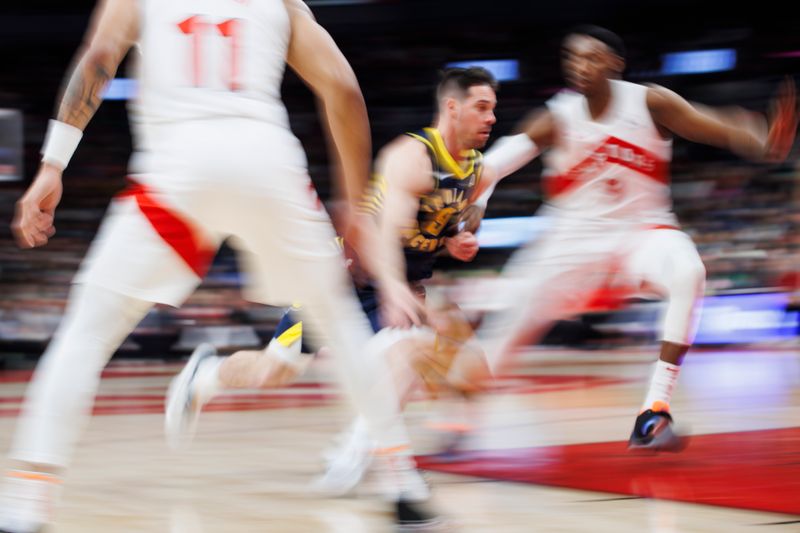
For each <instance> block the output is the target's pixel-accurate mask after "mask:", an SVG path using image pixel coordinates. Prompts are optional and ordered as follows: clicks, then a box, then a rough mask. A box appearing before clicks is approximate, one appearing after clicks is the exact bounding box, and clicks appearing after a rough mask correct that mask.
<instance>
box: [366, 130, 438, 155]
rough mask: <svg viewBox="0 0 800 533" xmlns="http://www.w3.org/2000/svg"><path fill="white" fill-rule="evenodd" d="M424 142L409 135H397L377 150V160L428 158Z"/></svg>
mask: <svg viewBox="0 0 800 533" xmlns="http://www.w3.org/2000/svg"><path fill="white" fill-rule="evenodd" d="M427 150H428V149H427V148H426V146H425V145H424V143H422V142H420V140H419V139H417V138H415V137H412V136H411V135H407V134H404V135H399V136H397V137H396V138H395V139H394V140H392V141H391V142H390V143H389V144H387V145H386V146H384V147H383V148H381V150H380V151H379V152H378V160H384V161H385V160H395V159H397V160H403V159H406V160H408V161H414V160H420V161H422V159H423V158H424V159H426V160H427V159H428V156H427V154H428V152H427Z"/></svg>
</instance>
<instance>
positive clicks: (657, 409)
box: [651, 402, 669, 413]
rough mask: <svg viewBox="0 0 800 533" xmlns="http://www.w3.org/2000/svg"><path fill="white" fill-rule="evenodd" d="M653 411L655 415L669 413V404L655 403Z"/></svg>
mask: <svg viewBox="0 0 800 533" xmlns="http://www.w3.org/2000/svg"><path fill="white" fill-rule="evenodd" d="M651 409H652V410H653V412H654V413H669V404H668V403H667V402H653V406H652V407H651Z"/></svg>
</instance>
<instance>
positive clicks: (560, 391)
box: [0, 348, 800, 533]
mask: <svg viewBox="0 0 800 533" xmlns="http://www.w3.org/2000/svg"><path fill="white" fill-rule="evenodd" d="M654 357H655V355H654V350H653V349H650V348H642V349H630V350H613V351H587V352H577V351H564V350H548V349H544V350H536V351H531V352H530V353H529V354H527V355H526V356H525V357H524V358H522V360H521V364H520V367H519V369H518V371H516V372H515V373H514V374H513V375H510V376H507V377H504V378H503V379H501V380H500V382H499V383H498V387H497V389H498V390H496V391H494V392H493V393H492V394H490V395H487V396H486V397H484V398H483V399H482V400H481V401H480V402H479V404H478V405H477V407H476V412H477V416H476V420H477V427H476V430H475V431H474V432H473V433H472V434H471V436H470V437H469V438H468V439H467V440H466V442H465V443H464V444H463V446H462V448H461V451H460V452H459V453H458V454H455V455H454V456H451V457H447V458H442V457H436V456H430V457H423V458H421V459H420V460H421V463H422V464H424V465H425V466H426V468H429V469H430V474H429V479H430V480H431V482H432V484H433V486H434V493H435V496H434V501H435V504H436V506H437V507H438V508H439V509H440V510H442V511H443V512H444V513H446V514H447V515H448V516H449V517H450V518H452V519H453V522H454V523H455V526H456V530H457V531H461V532H495V531H496V532H531V531H545V532H593V533H603V532H628V531H633V532H654V533H655V532H657V533H669V532H719V531H724V532H725V533H729V532H739V531H741V532H760V531H764V532H783V531H787V532H788V531H800V352H798V350H795V349H787V348H781V349H767V348H765V349H750V350H737V351H720V350H707V351H694V352H692V353H691V354H690V357H689V358H688V359H687V361H686V363H685V365H684V370H683V372H682V375H681V380H680V383H679V387H678V391H677V393H676V396H675V399H674V402H673V413H674V414H675V417H676V420H677V421H678V423H679V424H680V425H681V426H683V427H684V429H685V430H686V431H688V432H689V433H690V434H692V435H693V436H694V437H693V442H692V443H691V444H690V446H689V448H688V449H687V450H686V451H685V452H683V453H682V454H679V455H662V456H654V457H647V456H645V457H642V456H634V455H631V454H628V453H627V452H626V451H625V445H624V441H625V440H626V438H627V436H628V433H629V431H630V429H631V426H632V424H633V418H634V416H635V414H636V412H637V410H638V408H639V403H640V401H641V399H642V396H643V394H644V389H645V387H646V385H647V380H648V377H649V373H650V365H651V363H652V361H653V360H654ZM326 367H327V362H326V361H318V362H316V363H315V364H314V366H312V369H311V371H310V372H309V374H307V376H306V377H305V378H304V380H303V381H301V382H300V383H298V384H296V385H294V386H292V387H289V388H286V389H281V390H275V391H252V392H251V391H248V392H244V393H241V394H233V395H227V396H225V397H223V398H221V399H220V400H218V401H216V402H214V403H213V404H212V405H210V406H209V407H210V409H209V411H208V412H206V413H204V414H203V416H202V417H201V422H200V429H199V433H198V435H197V439H196V441H195V444H194V445H193V447H192V448H191V449H190V450H188V451H187V452H185V453H182V454H175V453H172V452H170V451H169V450H168V449H167V448H166V446H165V445H164V444H163V436H162V417H161V410H162V404H163V396H164V391H165V388H166V385H167V383H168V381H169V378H170V377H171V375H172V374H174V373H175V372H176V371H177V370H178V366H176V365H166V366H165V365H159V364H154V363H152V362H151V363H135V362H129V361H122V362H120V363H115V364H113V365H112V367H110V368H109V370H108V371H107V372H106V373H105V375H104V379H103V381H102V385H101V391H100V396H99V398H98V402H97V405H96V408H95V416H94V417H93V418H92V420H91V423H90V425H89V427H88V429H87V431H86V433H85V434H84V437H83V439H82V441H81V445H80V449H79V451H78V454H77V456H76V458H75V462H74V465H73V468H72V469H71V470H70V472H69V474H68V477H67V479H66V484H65V492H64V501H63V504H62V506H61V508H60V511H59V513H58V521H57V524H56V528H55V531H56V532H58V533H62V532H63V533H78V532H80V533H94V532H171V533H172V532H175V533H190V532H191V533H202V532H219V531H225V532H257V531H259V532H260V531H270V532H281V533H294V532H298V533H299V532H314V533H326V532H330V533H345V532H346V533H361V532H367V533H380V532H385V531H390V530H391V529H390V527H389V521H388V518H387V516H386V514H385V511H386V509H385V508H384V506H383V505H382V504H381V503H380V502H377V501H374V500H370V499H326V498H318V497H316V496H314V495H313V494H312V493H310V491H309V489H308V484H309V482H310V481H312V479H313V478H314V476H315V475H316V474H317V473H318V472H319V471H320V468H321V459H320V457H321V453H322V451H323V450H324V449H325V448H327V447H328V446H329V445H330V441H331V438H332V437H333V436H334V435H335V433H336V432H337V430H339V429H340V428H342V427H343V426H344V425H345V423H346V421H347V418H348V417H347V415H346V413H345V411H344V409H343V407H342V406H341V403H340V401H339V400H338V397H337V395H336V391H335V389H334V387H333V386H332V385H331V383H330V381H329V379H328V376H329V372H328V369H327V368H326ZM28 378H29V373H28V372H13V371H8V372H0V452H5V451H6V450H7V449H8V446H9V444H10V437H11V435H10V434H11V431H12V429H13V426H14V417H15V416H16V413H17V410H18V408H19V402H20V400H21V395H22V393H23V391H24V387H25V382H26V380H27V379H28ZM442 407H443V406H442V405H437V404H435V403H432V402H430V401H428V400H426V399H424V398H418V399H417V401H414V402H413V403H412V404H411V405H410V406H409V409H408V420H409V424H410V427H411V431H412V434H413V436H414V440H415V442H416V444H417V449H418V451H419V452H420V453H421V454H425V453H428V452H432V451H435V450H436V447H437V441H440V440H441V437H440V436H439V435H437V434H436V433H435V432H433V431H432V430H431V429H430V428H429V427H428V426H429V423H430V422H431V421H432V420H441V419H442V418H447V417H448V416H449V415H448V414H447V413H449V410H445V412H444V413H439V414H438V415H437V414H431V410H432V409H437V410H439V411H441V410H442ZM4 461H5V460H3V462H2V465H5V462H4Z"/></svg>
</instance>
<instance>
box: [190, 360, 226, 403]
mask: <svg viewBox="0 0 800 533" xmlns="http://www.w3.org/2000/svg"><path fill="white" fill-rule="evenodd" d="M224 359H225V358H224V357H217V356H214V357H207V358H206V359H204V360H203V361H202V362H201V363H200V366H199V367H198V368H197V377H195V380H194V390H193V391H192V392H193V393H194V394H195V397H196V398H197V401H198V402H200V404H206V403H208V402H210V401H211V400H212V399H213V398H214V396H216V395H217V394H219V392H220V391H221V390H222V389H223V387H222V382H221V381H220V380H219V367H220V365H221V364H222V361H224Z"/></svg>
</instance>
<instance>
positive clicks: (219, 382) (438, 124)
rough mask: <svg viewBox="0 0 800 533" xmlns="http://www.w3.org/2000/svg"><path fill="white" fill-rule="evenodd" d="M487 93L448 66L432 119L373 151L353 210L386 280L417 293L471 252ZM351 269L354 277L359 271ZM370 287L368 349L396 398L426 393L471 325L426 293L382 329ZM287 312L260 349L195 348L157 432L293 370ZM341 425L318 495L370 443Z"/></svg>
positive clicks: (299, 327) (297, 365)
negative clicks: (417, 321)
mask: <svg viewBox="0 0 800 533" xmlns="http://www.w3.org/2000/svg"><path fill="white" fill-rule="evenodd" d="M496 90H497V82H496V81H495V79H494V77H493V76H492V75H491V74H490V73H489V72H488V71H486V70H485V69H482V68H477V67H474V68H470V69H448V70H447V71H445V72H444V73H443V75H442V79H441V81H440V83H439V85H438V87H437V91H436V93H437V94H436V96H437V101H438V109H437V115H436V121H435V124H434V125H433V126H432V127H426V128H422V129H420V130H419V131H416V132H409V133H406V134H404V135H402V136H400V137H398V138H397V139H396V140H394V141H393V142H391V143H389V144H388V145H387V146H386V147H384V148H383V149H382V150H381V151H380V153H379V154H378V158H377V162H376V172H375V174H374V175H373V179H372V182H371V185H370V187H369V188H368V190H367V193H366V194H365V196H364V199H363V201H362V202H361V207H362V209H363V210H364V211H366V212H368V213H369V214H370V216H374V217H376V219H377V220H378V221H379V225H378V227H379V228H380V235H381V239H380V243H376V244H379V245H381V246H384V247H385V248H386V249H387V251H385V252H384V253H383V255H384V256H385V257H387V258H391V261H390V262H388V261H387V263H386V264H387V265H391V267H392V271H393V274H392V277H393V279H395V280H402V281H401V283H403V284H404V285H406V286H407V287H408V289H409V290H413V291H414V292H415V293H417V294H420V295H424V293H425V287H424V285H423V283H424V282H425V281H426V280H427V279H428V278H430V277H431V276H432V274H433V268H434V264H435V262H436V260H437V258H438V256H439V255H441V254H442V253H443V252H445V251H446V252H447V253H448V254H449V255H450V256H451V257H453V258H456V259H459V260H461V261H470V260H472V259H473V258H474V257H475V254H476V253H477V251H478V245H477V238H476V237H475V231H476V229H477V226H478V225H479V223H480V217H481V215H482V210H480V209H478V210H476V209H474V208H473V206H472V202H473V200H474V193H475V191H476V189H477V186H478V184H479V183H480V182H481V180H483V179H490V180H492V181H496V178H494V174H493V169H491V168H485V166H484V163H483V156H482V154H481V152H480V151H479V150H480V149H481V148H482V147H483V145H484V144H485V143H486V141H487V140H488V138H489V134H490V132H491V129H492V126H493V124H494V123H495V121H496V119H495V115H494V108H495V106H496V104H497V97H496V94H495V93H496ZM486 176H488V178H487V177H486ZM367 253H374V252H371V251H368V252H367ZM354 268H355V270H356V272H353V275H354V277H356V278H360V277H362V276H359V274H358V272H357V270H358V269H357V266H355V267H354ZM374 283H375V280H374V279H370V280H367V279H363V280H361V282H360V283H359V284H358V291H357V292H358V295H359V298H360V300H361V304H362V307H363V309H364V311H365V312H366V313H367V316H368V317H369V319H370V323H371V324H372V327H373V329H374V331H375V332H376V333H377V335H376V337H375V338H374V339H373V341H372V342H373V345H374V346H375V347H376V351H375V352H374V353H373V354H372V355H374V356H377V357H386V358H388V359H389V360H390V363H391V367H392V369H393V372H394V375H395V382H396V386H397V392H398V393H399V395H400V398H401V403H403V402H404V401H405V400H406V399H408V397H409V396H410V395H411V393H412V392H413V391H414V389H416V388H417V387H418V386H419V385H420V384H424V385H426V386H427V387H428V388H429V389H431V390H434V392H435V391H436V389H437V388H438V386H440V385H441V384H442V383H441V382H442V381H443V380H442V379H441V378H443V377H444V376H445V375H446V371H447V368H449V363H450V362H451V361H452V358H453V356H454V355H455V353H457V351H458V350H459V349H460V347H461V345H462V344H464V343H466V342H468V341H469V340H470V339H471V338H472V337H473V331H472V328H471V326H470V325H469V323H468V321H467V320H466V318H465V317H464V316H463V313H461V312H460V310H458V308H457V307H456V306H454V305H453V304H451V303H449V302H446V301H443V299H442V298H439V297H436V296H434V297H432V298H430V299H429V300H428V301H427V305H426V317H425V324H424V325H422V326H421V327H414V328H407V329H398V328H391V327H389V328H384V326H385V325H389V326H391V325H392V324H393V321H392V320H391V319H388V320H387V318H388V317H387V312H386V310H385V309H380V311H381V312H380V313H379V299H378V298H377V295H376V287H375V286H374ZM412 287H413V289H412ZM421 299H424V296H421ZM295 315H297V311H296V309H292V310H290V311H288V312H287V313H286V315H285V316H284V317H283V319H282V320H281V322H280V323H279V324H278V327H277V330H276V334H275V336H274V338H273V339H272V340H271V341H270V343H269V345H268V346H267V347H266V349H265V350H261V351H240V352H237V353H235V354H233V355H231V356H229V357H225V358H215V357H213V353H214V352H213V348H212V347H210V346H207V345H204V346H201V347H199V348H198V349H197V350H196V351H195V354H193V356H192V358H191V359H190V360H189V362H188V363H187V365H186V367H185V368H184V370H183V371H182V372H181V374H180V375H179V376H178V377H177V378H176V379H175V381H174V385H173V386H171V387H170V393H169V397H168V407H167V419H166V429H167V434H168V435H172V438H173V440H175V441H176V442H179V441H182V440H186V438H187V437H189V436H191V434H192V433H193V426H194V424H195V421H196V419H197V416H198V415H199V413H200V410H201V408H202V405H203V404H204V403H206V402H208V401H210V400H211V399H212V397H213V396H214V395H215V394H217V393H219V392H221V391H222V390H224V389H230V388H265V387H274V386H280V385H283V384H285V383H287V382H288V381H290V380H291V379H293V378H294V376H295V375H297V374H298V373H299V372H301V371H302V369H303V368H304V367H305V365H307V364H308V362H309V361H310V357H309V355H307V354H305V353H302V352H301V348H300V347H301V344H303V343H302V340H301V339H302V335H303V331H304V329H305V326H304V325H303V324H302V322H301V321H300V320H299V317H296V316H295ZM400 318H402V317H400ZM186 397H191V398H193V399H194V401H192V402H189V401H186V400H185V399H184V398H186ZM184 405H191V409H184V408H183V406H184ZM351 428H352V431H351V432H350V433H349V434H348V435H347V437H346V438H345V439H344V442H345V443H350V446H343V447H342V448H341V449H340V450H339V451H338V452H337V453H335V454H332V457H333V458H332V460H331V462H330V468H329V469H328V470H327V472H326V475H325V476H323V477H322V478H321V479H320V480H318V481H319V482H318V483H317V484H316V488H317V489H319V490H320V491H323V492H325V493H328V494H343V493H345V492H348V491H349V490H350V489H352V488H354V487H355V485H356V484H357V483H358V481H359V480H360V478H361V475H362V474H363V472H364V470H365V469H366V468H367V466H368V464H369V462H370V459H371V454H372V448H373V446H374V445H373V444H372V442H371V440H370V437H369V434H368V431H367V424H366V420H365V419H364V418H363V416H360V417H358V418H357V421H356V422H354V423H353V424H352V426H351Z"/></svg>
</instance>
